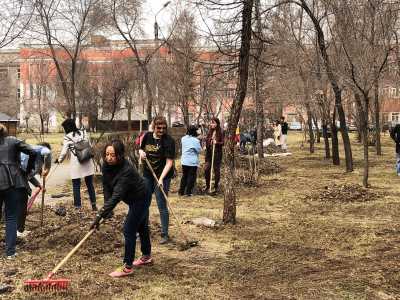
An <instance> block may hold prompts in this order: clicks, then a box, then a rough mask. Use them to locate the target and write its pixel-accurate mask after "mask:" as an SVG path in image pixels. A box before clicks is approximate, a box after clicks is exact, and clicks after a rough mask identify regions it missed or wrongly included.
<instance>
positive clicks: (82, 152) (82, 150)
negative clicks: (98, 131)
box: [67, 131, 94, 164]
mask: <svg viewBox="0 0 400 300" xmlns="http://www.w3.org/2000/svg"><path fill="white" fill-rule="evenodd" d="M67 139H69V140H70V141H71V142H72V143H73V146H72V147H71V148H70V150H71V152H72V154H74V155H75V156H76V158H77V159H78V161H79V162H80V163H81V164H82V163H84V162H87V161H88V160H90V159H92V158H93V157H94V150H93V147H92V146H91V145H90V142H89V140H85V132H84V131H83V138H82V140H80V141H78V142H74V141H73V140H72V139H71V138H70V137H68V136H67Z"/></svg>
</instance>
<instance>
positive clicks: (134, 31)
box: [109, 0, 169, 124]
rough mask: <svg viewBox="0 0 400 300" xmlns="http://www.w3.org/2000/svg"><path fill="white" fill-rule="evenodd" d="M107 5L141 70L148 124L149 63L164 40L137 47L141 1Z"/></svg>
mask: <svg viewBox="0 0 400 300" xmlns="http://www.w3.org/2000/svg"><path fill="white" fill-rule="evenodd" d="M168 4H169V2H166V3H165V4H164V7H166V6H167V5H168ZM109 7H110V11H111V16H112V23H113V26H114V27H115V28H116V29H117V31H118V33H119V34H120V35H121V37H122V38H123V39H124V40H125V41H126V43H127V45H128V47H129V48H130V49H131V51H132V52H133V55H134V56H135V58H136V62H137V65H138V66H139V68H140V70H141V71H142V76H143V77H142V79H143V83H144V86H145V91H146V98H147V105H146V112H147V120H148V122H149V124H150V122H151V120H152V109H153V103H154V93H153V86H152V85H151V78H150V77H151V74H150V71H149V64H150V61H151V59H152V58H153V56H154V55H155V54H156V53H158V52H159V50H160V48H161V47H162V46H163V45H164V44H165V40H163V41H160V40H156V41H154V42H155V44H153V45H151V46H150V47H147V48H146V47H139V43H138V37H139V36H140V35H141V33H142V30H141V24H140V18H141V8H142V1H140V0H133V1H127V0H110V3H109ZM157 26H158V25H157ZM157 31H158V28H157ZM166 40H168V38H166Z"/></svg>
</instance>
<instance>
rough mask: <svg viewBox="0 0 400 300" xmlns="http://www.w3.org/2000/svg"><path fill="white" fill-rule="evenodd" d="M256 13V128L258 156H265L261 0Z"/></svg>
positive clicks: (258, 0) (258, 2)
mask: <svg viewBox="0 0 400 300" xmlns="http://www.w3.org/2000/svg"><path fill="white" fill-rule="evenodd" d="M254 8H255V15H256V22H257V25H256V26H257V34H258V37H259V38H258V39H257V43H256V46H255V48H256V49H257V50H256V60H255V62H254V75H255V76H254V82H255V83H254V89H255V91H254V95H255V98H256V101H255V102H256V103H255V104H256V130H257V153H258V158H264V147H263V141H264V134H263V132H264V103H263V101H262V99H261V90H260V89H261V85H262V78H263V65H262V64H260V62H259V60H260V59H261V55H262V52H263V42H262V41H261V40H260V38H261V34H262V24H261V18H260V0H255V6H254Z"/></svg>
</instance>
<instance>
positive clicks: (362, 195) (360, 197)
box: [306, 184, 381, 203]
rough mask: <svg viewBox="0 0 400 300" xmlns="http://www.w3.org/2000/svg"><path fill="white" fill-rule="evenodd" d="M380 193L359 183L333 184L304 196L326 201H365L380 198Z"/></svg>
mask: <svg viewBox="0 0 400 300" xmlns="http://www.w3.org/2000/svg"><path fill="white" fill-rule="evenodd" d="M380 197H381V195H380V194H378V193H376V192H372V191H371V190H370V189H366V188H364V187H362V186H361V185H359V184H333V185H330V186H325V187H324V188H323V189H322V191H318V192H315V193H313V194H311V195H308V196H306V198H307V199H311V200H314V201H326V202H342V203H349V202H367V201H372V200H376V199H378V198H380Z"/></svg>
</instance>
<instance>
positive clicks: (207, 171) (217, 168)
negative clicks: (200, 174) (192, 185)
mask: <svg viewBox="0 0 400 300" xmlns="http://www.w3.org/2000/svg"><path fill="white" fill-rule="evenodd" d="M221 162H222V160H221V159H215V160H214V170H213V179H214V189H215V190H217V189H218V186H219V180H220V178H221ZM204 176H205V179H206V189H207V190H208V189H209V188H210V179H211V178H210V177H211V161H206V165H205V168H204Z"/></svg>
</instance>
